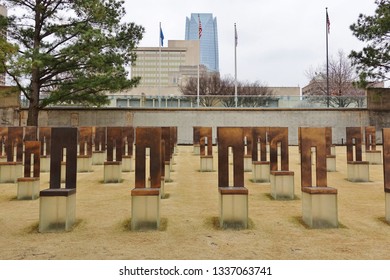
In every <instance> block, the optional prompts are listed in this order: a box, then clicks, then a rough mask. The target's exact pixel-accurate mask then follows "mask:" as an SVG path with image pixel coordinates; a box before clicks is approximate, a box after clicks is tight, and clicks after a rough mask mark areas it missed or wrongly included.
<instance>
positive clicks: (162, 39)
mask: <svg viewBox="0 0 390 280" xmlns="http://www.w3.org/2000/svg"><path fill="white" fill-rule="evenodd" d="M160 46H164V33H163V31H162V29H161V25H160Z"/></svg>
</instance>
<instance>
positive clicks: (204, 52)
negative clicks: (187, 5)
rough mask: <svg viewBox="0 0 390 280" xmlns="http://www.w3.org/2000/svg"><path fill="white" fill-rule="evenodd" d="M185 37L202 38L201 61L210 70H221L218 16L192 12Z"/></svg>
mask: <svg viewBox="0 0 390 280" xmlns="http://www.w3.org/2000/svg"><path fill="white" fill-rule="evenodd" d="M200 27H201V28H200ZM200 29H201V36H200V38H199V33H200V32H199V31H200ZM185 39H186V40H200V63H201V64H202V65H204V66H205V67H206V68H207V70H208V71H209V72H219V54H218V30H217V18H216V17H213V14H211V13H199V14H197V13H192V14H191V17H190V18H188V17H187V18H186V29H185Z"/></svg>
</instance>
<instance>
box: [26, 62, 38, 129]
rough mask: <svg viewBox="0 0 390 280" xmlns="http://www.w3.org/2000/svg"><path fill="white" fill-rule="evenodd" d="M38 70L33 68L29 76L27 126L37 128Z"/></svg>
mask: <svg viewBox="0 0 390 280" xmlns="http://www.w3.org/2000/svg"><path fill="white" fill-rule="evenodd" d="M39 92H40V86H39V70H38V69H37V68H33V70H32V75H31V97H30V105H29V107H28V117H27V125H28V126H38V115H39V109H40V108H39Z"/></svg>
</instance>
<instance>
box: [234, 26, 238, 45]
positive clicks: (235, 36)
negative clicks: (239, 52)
mask: <svg viewBox="0 0 390 280" xmlns="http://www.w3.org/2000/svg"><path fill="white" fill-rule="evenodd" d="M234 44H235V46H236V47H237V44H238V35H237V27H236V24H234Z"/></svg>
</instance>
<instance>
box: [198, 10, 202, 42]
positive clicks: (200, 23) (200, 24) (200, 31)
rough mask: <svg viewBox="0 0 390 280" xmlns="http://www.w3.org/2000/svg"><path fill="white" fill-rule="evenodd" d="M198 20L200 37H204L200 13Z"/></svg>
mask: <svg viewBox="0 0 390 280" xmlns="http://www.w3.org/2000/svg"><path fill="white" fill-rule="evenodd" d="M198 22H199V26H198V38H199V39H200V37H202V22H201V21H200V16H199V14H198Z"/></svg>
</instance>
